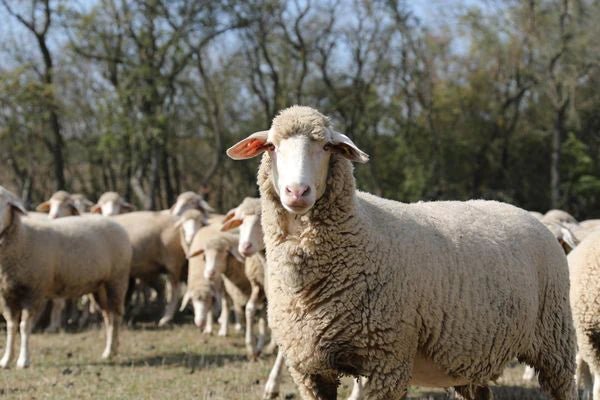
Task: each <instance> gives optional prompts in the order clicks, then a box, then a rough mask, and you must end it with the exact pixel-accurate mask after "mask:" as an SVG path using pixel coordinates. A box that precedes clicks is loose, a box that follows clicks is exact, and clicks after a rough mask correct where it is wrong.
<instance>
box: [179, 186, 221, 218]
mask: <svg viewBox="0 0 600 400" xmlns="http://www.w3.org/2000/svg"><path fill="white" fill-rule="evenodd" d="M187 210H200V211H202V212H203V213H205V214H206V213H208V212H213V211H214V210H213V209H212V207H211V206H209V205H208V203H207V202H206V201H204V199H203V198H202V196H201V195H199V194H197V193H194V192H184V193H181V194H180V195H179V196H178V197H177V201H175V204H174V205H173V207H171V210H170V211H171V214H173V215H177V216H181V215H183V213H184V212H186V211H187Z"/></svg>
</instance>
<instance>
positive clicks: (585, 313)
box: [568, 231, 600, 400]
mask: <svg viewBox="0 0 600 400" xmlns="http://www.w3.org/2000/svg"><path fill="white" fill-rule="evenodd" d="M568 260H569V269H570V279H571V306H572V310H573V321H574V323H575V331H576V332H577V344H578V346H579V353H578V355H577V364H578V365H577V369H578V374H577V375H578V378H580V380H581V378H584V379H583V382H580V383H582V384H583V386H584V391H585V394H586V396H584V397H583V398H584V399H585V398H589V394H590V392H592V395H593V399H594V400H599V399H600V342H599V341H598V338H600V290H599V285H600V231H597V232H595V233H593V234H591V235H589V236H588V237H587V238H586V239H585V240H583V241H582V242H581V243H580V244H579V246H577V248H575V250H573V251H572V252H571V253H570V254H569V256H568ZM586 367H589V371H590V372H591V373H592V375H593V391H592V379H591V378H590V377H587V376H586V375H587V374H586V373H585V372H587V371H586Z"/></svg>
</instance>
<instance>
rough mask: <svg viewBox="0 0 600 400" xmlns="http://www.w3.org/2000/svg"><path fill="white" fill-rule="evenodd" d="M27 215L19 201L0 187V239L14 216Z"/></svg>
mask: <svg viewBox="0 0 600 400" xmlns="http://www.w3.org/2000/svg"><path fill="white" fill-rule="evenodd" d="M18 213H20V214H23V215H27V210H25V206H24V205H23V202H22V201H21V199H19V198H18V197H17V196H15V195H14V194H13V193H12V192H10V191H8V190H6V189H5V188H3V187H2V186H0V237H1V236H2V234H3V233H4V232H5V231H6V229H8V227H10V225H11V224H12V221H13V219H14V217H15V214H18Z"/></svg>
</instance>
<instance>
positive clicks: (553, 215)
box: [541, 209, 577, 224]
mask: <svg viewBox="0 0 600 400" xmlns="http://www.w3.org/2000/svg"><path fill="white" fill-rule="evenodd" d="M541 221H542V222H558V223H562V224H564V223H567V224H576V223H577V220H576V219H575V217H573V216H572V215H571V214H569V213H568V212H566V211H563V210H556V209H554V210H549V211H548V212H546V214H544V216H543V217H542V219H541Z"/></svg>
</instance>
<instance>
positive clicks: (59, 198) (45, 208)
mask: <svg viewBox="0 0 600 400" xmlns="http://www.w3.org/2000/svg"><path fill="white" fill-rule="evenodd" d="M71 196H72V195H71V194H70V193H68V192H65V191H64V190H59V191H58V192H55V193H54V194H53V195H52V196H51V197H50V199H49V200H46V201H44V202H43V203H40V204H39V205H38V206H37V207H36V210H37V211H39V212H43V213H47V214H48V218H51V219H54V218H60V217H67V216H72V215H79V210H78V209H77V207H76V206H75V202H74V201H73V198H72V197H71Z"/></svg>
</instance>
